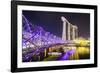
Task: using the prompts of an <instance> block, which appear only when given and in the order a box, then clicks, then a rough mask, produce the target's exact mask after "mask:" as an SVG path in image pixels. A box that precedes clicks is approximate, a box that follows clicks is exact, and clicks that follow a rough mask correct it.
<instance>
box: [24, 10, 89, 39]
mask: <svg viewBox="0 0 100 73" xmlns="http://www.w3.org/2000/svg"><path fill="white" fill-rule="evenodd" d="M23 15H24V16H25V17H26V18H27V19H28V20H29V21H30V22H31V23H32V24H35V25H38V26H42V27H43V29H44V30H46V31H48V32H50V33H52V34H54V35H57V36H59V37H61V36H62V26H63V25H62V24H63V23H62V21H61V16H64V17H65V18H66V19H67V20H68V21H69V22H70V23H71V24H73V25H76V26H78V31H79V33H78V34H79V37H84V38H88V37H90V14H87V13H68V12H65V13H64V12H44V11H27V10H26V11H25V10H24V11H23Z"/></svg>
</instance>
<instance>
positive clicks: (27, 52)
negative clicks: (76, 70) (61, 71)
mask: <svg viewBox="0 0 100 73" xmlns="http://www.w3.org/2000/svg"><path fill="white" fill-rule="evenodd" d="M22 23H23V27H22V47H23V48H22V58H23V62H30V61H50V60H67V59H69V58H70V59H72V58H73V57H74V58H75V59H79V57H78V55H75V56H73V54H74V53H75V51H76V46H77V45H75V43H74V42H73V41H71V36H70V35H69V34H68V36H69V37H68V39H67V38H66V37H65V36H66V35H64V33H65V32H64V30H63V33H62V38H60V37H58V36H56V35H53V34H51V33H50V32H47V31H45V30H44V29H43V28H42V27H41V26H37V25H34V24H32V23H31V22H29V21H28V20H27V19H26V18H25V16H24V15H23V16H22ZM68 23H69V22H68ZM65 24H66V21H64V22H63V25H65ZM64 29H66V28H64ZM68 29H69V28H68ZM70 30H71V28H70ZM68 31H69V30H68ZM73 32H75V29H73ZM75 37H76V35H75V33H73V37H72V39H73V40H74V39H75ZM65 39H66V40H67V41H66V40H65ZM70 45H71V46H72V45H74V46H75V47H71V46H70ZM87 47H88V46H87ZM88 51H89V50H87V51H86V52H88ZM70 55H71V56H70Z"/></svg>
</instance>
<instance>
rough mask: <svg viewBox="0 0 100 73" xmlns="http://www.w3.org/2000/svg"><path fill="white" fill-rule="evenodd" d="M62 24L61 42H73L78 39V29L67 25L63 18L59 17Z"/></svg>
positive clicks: (69, 24) (67, 22)
mask: <svg viewBox="0 0 100 73" xmlns="http://www.w3.org/2000/svg"><path fill="white" fill-rule="evenodd" d="M61 20H62V22H63V29H62V40H74V39H76V38H77V37H78V27H77V26H76V25H73V24H71V23H69V21H68V20H67V19H66V18H65V17H63V16H62V17H61Z"/></svg>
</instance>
